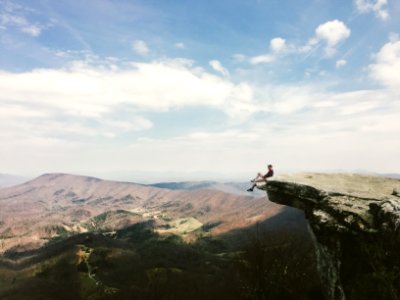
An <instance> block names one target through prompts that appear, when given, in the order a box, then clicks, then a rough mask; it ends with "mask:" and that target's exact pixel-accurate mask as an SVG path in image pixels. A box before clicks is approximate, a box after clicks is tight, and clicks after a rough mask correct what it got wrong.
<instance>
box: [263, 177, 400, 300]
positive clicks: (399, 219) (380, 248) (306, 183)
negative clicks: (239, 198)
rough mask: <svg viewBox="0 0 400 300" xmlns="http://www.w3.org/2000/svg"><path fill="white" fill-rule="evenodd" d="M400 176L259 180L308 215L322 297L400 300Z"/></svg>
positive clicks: (273, 195)
mask: <svg viewBox="0 0 400 300" xmlns="http://www.w3.org/2000/svg"><path fill="white" fill-rule="evenodd" d="M399 186H400V180H398V179H390V178H385V177H374V176H362V175H356V174H317V173H308V174H297V175H291V176H285V177H281V178H277V179H274V180H270V181H268V184H267V185H260V186H259V188H261V189H264V190H266V191H267V193H268V197H269V200H271V201H273V202H276V203H279V204H284V205H287V206H291V207H295V208H298V209H301V210H303V211H304V212H305V215H306V218H307V219H308V220H309V224H310V232H311V234H312V236H313V238H314V244H315V251H316V257H317V266H318V269H319V272H320V276H321V282H322V284H323V285H324V286H325V292H326V295H325V296H326V299H335V300H336V299H400V296H399V295H400V255H399V253H398V252H399V249H400V242H399V241H400V238H399V235H398V231H399V227H400V198H399V197H398V194H397V193H395V191H398V187H399Z"/></svg>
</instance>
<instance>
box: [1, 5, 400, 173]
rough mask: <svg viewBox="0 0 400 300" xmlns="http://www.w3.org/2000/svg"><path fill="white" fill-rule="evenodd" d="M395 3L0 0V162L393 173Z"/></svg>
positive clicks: (83, 168)
mask: <svg viewBox="0 0 400 300" xmlns="http://www.w3.org/2000/svg"><path fill="white" fill-rule="evenodd" d="M399 15H400V2H399V1H389V0H368V1H367V0H353V1H339V2H338V1H317V0H313V1H309V2H307V3H304V2H299V1H289V0H284V1H264V0H251V1H243V0H234V1H200V2H199V1H194V0H190V1H173V2H170V1H169V2H165V1H156V0H151V1H144V0H135V1H127V0H121V1H109V0H100V1H92V0H90V1H85V2H84V3H83V2H82V3H81V2H79V1H67V0H61V1H46V0H38V1H33V2H32V1H27V0H15V1H11V0H2V1H0V34H1V35H0V45H1V47H0V54H1V55H0V91H1V92H0V138H1V141H2V142H1V143H0V165H1V168H2V170H1V171H2V172H4V173H11V174H17V175H18V174H20V175H23V176H26V175H27V174H30V176H34V175H38V174H42V173H48V172H64V173H72V174H89V175H91V176H102V174H103V175H104V174H108V175H107V176H114V177H113V178H117V177H118V176H119V178H122V177H124V176H128V175H129V174H127V173H129V172H133V171H130V170H144V171H140V172H141V173H142V175H141V176H143V177H146V176H147V174H159V175H158V176H159V179H162V178H165V177H164V174H166V175H168V174H169V175H170V176H171V177H173V178H177V180H178V179H179V178H186V177H187V178H186V179H188V180H193V179H196V178H200V179H203V180H204V179H214V178H213V176H214V177H217V178H218V177H220V176H222V177H223V178H227V179H235V178H243V179H250V178H251V177H253V176H254V174H255V173H256V172H264V171H265V169H266V165H267V164H268V163H272V164H274V165H275V166H276V171H277V172H278V173H283V172H292V171H329V172H330V171H337V170H340V171H344V172H354V171H357V170H367V171H365V172H373V173H399V172H400V160H399V159H398V155H399V153H400V139H398V138H396V137H398V136H399V134H400V122H399V120H400V37H399V34H400V31H399V28H400V18H398V17H397V16H399ZM204 170H207V171H204ZM136 172H138V171H136ZM124 173H125V175H124ZM145 175H146V176H145ZM129 176H132V175H129ZM202 176H205V177H206V178H202Z"/></svg>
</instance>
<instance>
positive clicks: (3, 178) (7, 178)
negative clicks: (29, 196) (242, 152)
mask: <svg viewBox="0 0 400 300" xmlns="http://www.w3.org/2000/svg"><path fill="white" fill-rule="evenodd" d="M27 180H28V178H26V177H22V176H16V175H10V174H2V173H0V188H2V187H7V186H12V185H17V184H20V183H23V182H25V181H27Z"/></svg>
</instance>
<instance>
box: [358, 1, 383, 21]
mask: <svg viewBox="0 0 400 300" xmlns="http://www.w3.org/2000/svg"><path fill="white" fill-rule="evenodd" d="M354 2H355V5H356V9H357V11H358V12H359V13H362V14H365V13H370V12H374V13H375V15H376V16H377V17H378V18H380V19H382V20H387V19H388V18H389V12H388V9H387V4H388V1H387V0H355V1H354Z"/></svg>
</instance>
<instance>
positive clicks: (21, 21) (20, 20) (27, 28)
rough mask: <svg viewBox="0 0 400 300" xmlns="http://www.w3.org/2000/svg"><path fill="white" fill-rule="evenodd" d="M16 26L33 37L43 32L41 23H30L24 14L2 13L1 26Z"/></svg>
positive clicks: (0, 14) (0, 15)
mask: <svg viewBox="0 0 400 300" xmlns="http://www.w3.org/2000/svg"><path fill="white" fill-rule="evenodd" d="M8 27H16V28H18V29H19V30H20V31H21V32H24V33H27V34H29V35H31V36H33V37H37V36H39V35H40V34H41V32H42V28H41V26H40V25H39V24H32V23H30V22H29V21H28V20H27V19H26V18H25V17H24V16H19V15H14V14H12V13H0V28H8Z"/></svg>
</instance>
